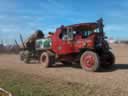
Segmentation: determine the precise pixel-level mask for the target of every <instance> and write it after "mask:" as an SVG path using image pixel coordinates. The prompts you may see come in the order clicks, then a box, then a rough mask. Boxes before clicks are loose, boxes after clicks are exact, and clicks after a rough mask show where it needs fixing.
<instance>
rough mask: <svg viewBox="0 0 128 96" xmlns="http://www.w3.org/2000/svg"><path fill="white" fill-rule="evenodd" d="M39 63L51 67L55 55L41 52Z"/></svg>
mask: <svg viewBox="0 0 128 96" xmlns="http://www.w3.org/2000/svg"><path fill="white" fill-rule="evenodd" d="M40 63H41V64H42V66H43V67H46V68H47V67H51V66H52V64H54V63H55V57H54V56H52V55H51V54H50V53H48V52H43V53H42V54H41V56H40Z"/></svg>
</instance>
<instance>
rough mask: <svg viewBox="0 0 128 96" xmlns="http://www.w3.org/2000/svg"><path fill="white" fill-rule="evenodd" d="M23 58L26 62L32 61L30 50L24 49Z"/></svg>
mask: <svg viewBox="0 0 128 96" xmlns="http://www.w3.org/2000/svg"><path fill="white" fill-rule="evenodd" d="M23 58H24V59H23V60H24V63H27V64H29V63H30V52H29V51H27V50H26V51H24V55H23Z"/></svg>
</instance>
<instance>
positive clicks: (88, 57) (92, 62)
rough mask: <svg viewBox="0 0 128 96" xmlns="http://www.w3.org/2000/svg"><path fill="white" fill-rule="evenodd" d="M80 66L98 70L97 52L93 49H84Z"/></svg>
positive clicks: (85, 68)
mask: <svg viewBox="0 0 128 96" xmlns="http://www.w3.org/2000/svg"><path fill="white" fill-rule="evenodd" d="M80 64H81V67H82V68H83V69H84V70H86V71H90V72H95V71H98V69H99V67H100V60H99V56H98V54H96V53H95V52H93V51H86V52H84V53H83V54H82V56H81V58H80Z"/></svg>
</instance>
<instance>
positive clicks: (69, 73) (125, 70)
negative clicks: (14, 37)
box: [0, 44, 128, 92]
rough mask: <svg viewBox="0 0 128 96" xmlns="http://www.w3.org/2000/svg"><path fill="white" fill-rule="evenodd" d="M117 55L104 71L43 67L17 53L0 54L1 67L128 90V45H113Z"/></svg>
mask: <svg viewBox="0 0 128 96" xmlns="http://www.w3.org/2000/svg"><path fill="white" fill-rule="evenodd" d="M111 46H112V48H113V52H114V54H115V56H116V65H115V67H114V68H112V69H110V70H103V72H85V71H84V70H82V69H81V68H79V67H72V66H58V67H53V68H43V67H42V65H41V64H24V63H23V62H21V61H20V60H19V57H18V56H17V55H6V54H5V55H0V69H7V70H14V71H16V72H23V73H26V74H34V75H38V76H43V77H50V78H53V79H60V80H65V81H69V82H78V83H84V82H91V83H92V84H98V85H101V86H104V87H108V88H109V87H110V88H112V89H113V90H116V89H117V88H120V89H122V90H123V91H127V92H128V45H123V44H122V45H116V44H114V45H111ZM10 78H11V76H10Z"/></svg>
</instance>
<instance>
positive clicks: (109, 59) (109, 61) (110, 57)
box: [101, 51, 115, 68]
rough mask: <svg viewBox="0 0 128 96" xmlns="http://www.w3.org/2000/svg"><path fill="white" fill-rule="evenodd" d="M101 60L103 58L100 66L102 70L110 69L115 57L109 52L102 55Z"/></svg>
mask: <svg viewBox="0 0 128 96" xmlns="http://www.w3.org/2000/svg"><path fill="white" fill-rule="evenodd" d="M101 58H104V59H103V61H104V62H103V64H101V66H102V67H103V68H111V67H112V66H113V65H114V64H115V56H114V54H113V53H112V52H111V51H108V52H106V53H104V56H102V57H101Z"/></svg>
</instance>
